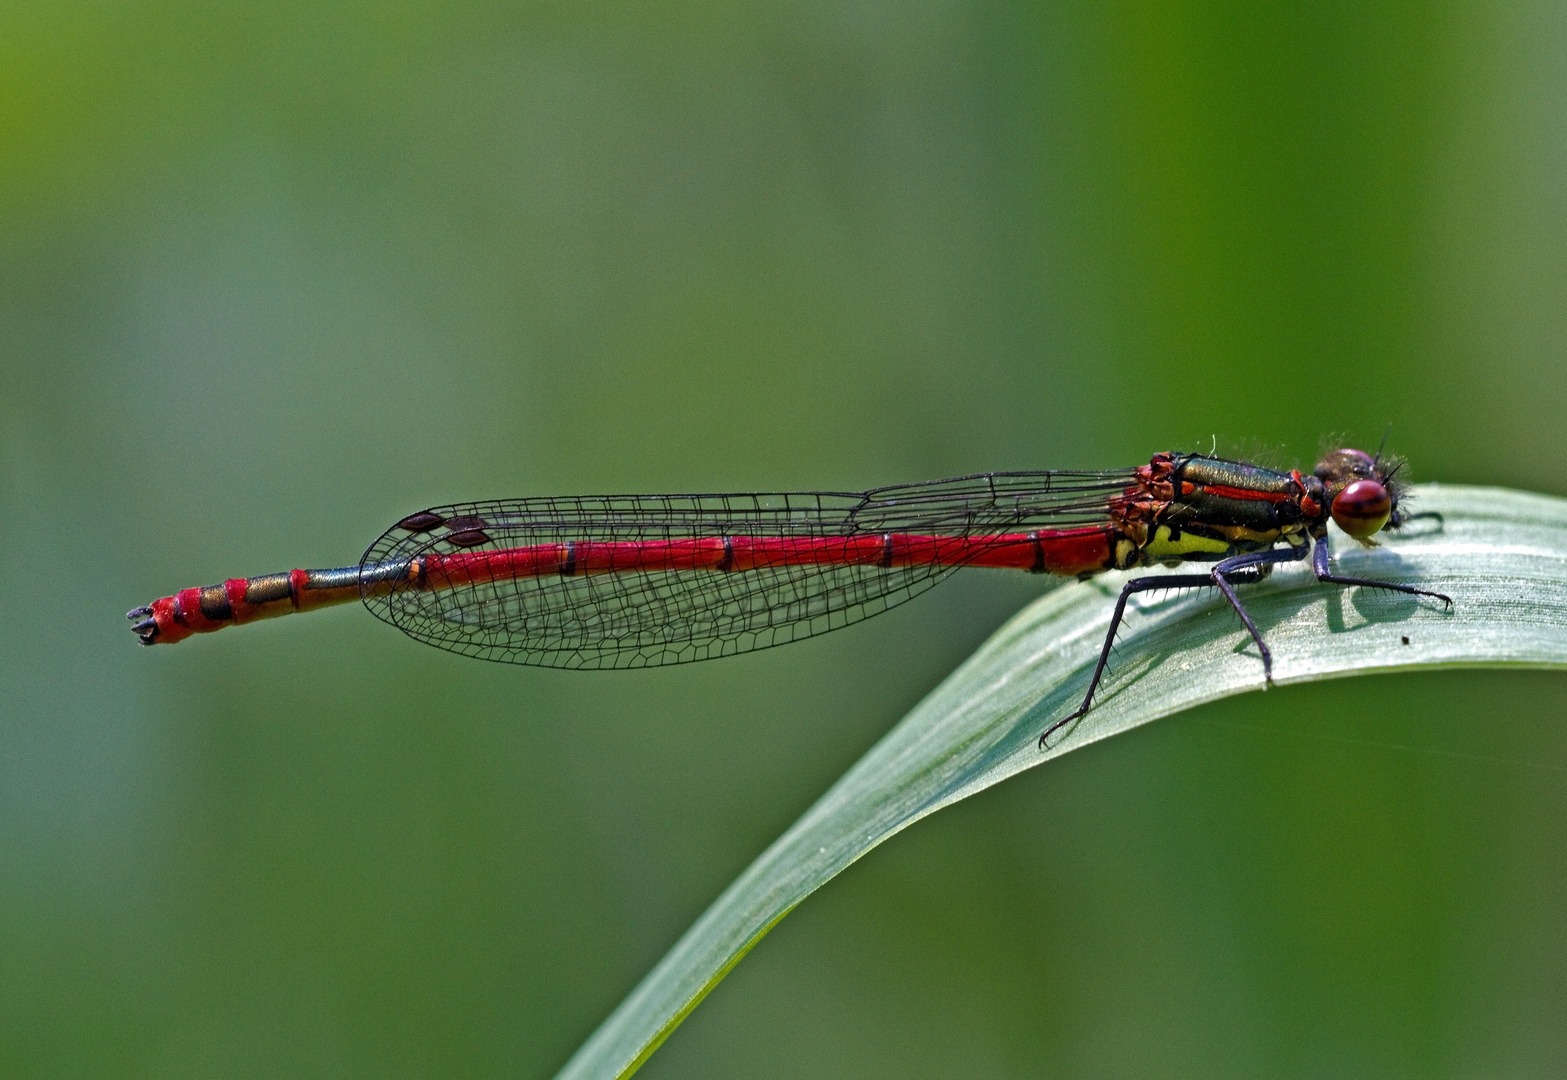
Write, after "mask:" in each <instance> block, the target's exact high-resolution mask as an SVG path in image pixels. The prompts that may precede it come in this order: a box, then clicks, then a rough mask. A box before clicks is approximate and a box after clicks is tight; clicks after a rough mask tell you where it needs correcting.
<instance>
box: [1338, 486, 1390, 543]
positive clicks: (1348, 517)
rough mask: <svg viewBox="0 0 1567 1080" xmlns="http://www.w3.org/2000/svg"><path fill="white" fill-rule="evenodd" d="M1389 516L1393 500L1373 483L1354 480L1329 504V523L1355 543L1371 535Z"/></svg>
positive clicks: (1381, 487) (1377, 530)
mask: <svg viewBox="0 0 1567 1080" xmlns="http://www.w3.org/2000/svg"><path fill="white" fill-rule="evenodd" d="M1392 515H1393V498H1392V496H1390V495H1389V494H1388V493H1387V488H1385V487H1383V486H1382V485H1381V484H1380V483H1378V482H1377V481H1375V480H1356V481H1355V482H1354V483H1353V484H1351V485H1349V487H1347V488H1345V489H1344V490H1343V491H1341V492H1339V493H1338V498H1336V499H1334V500H1333V520H1334V521H1336V522H1338V527H1339V528H1341V529H1343V530H1344V531H1345V532H1346V533H1348V534H1349V535H1350V536H1353V537H1354V538H1355V539H1356V540H1364V539H1365V538H1366V537H1368V536H1372V535H1375V534H1376V533H1377V532H1379V531H1380V530H1381V528H1382V526H1384V525H1386V524H1387V520H1388V518H1390V517H1392Z"/></svg>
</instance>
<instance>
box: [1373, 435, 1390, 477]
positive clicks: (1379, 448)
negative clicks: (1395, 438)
mask: <svg viewBox="0 0 1567 1080" xmlns="http://www.w3.org/2000/svg"><path fill="white" fill-rule="evenodd" d="M1391 434H1393V425H1392V424H1389V425H1388V426H1387V427H1385V428H1383V429H1382V441H1381V442H1379V443H1377V456H1376V457H1374V458H1372V459H1371V467H1372V468H1373V469H1374V468H1376V467H1377V463H1378V462H1380V461H1381V460H1382V451H1383V450H1384V449H1386V448H1387V437H1388V436H1389V435H1391Z"/></svg>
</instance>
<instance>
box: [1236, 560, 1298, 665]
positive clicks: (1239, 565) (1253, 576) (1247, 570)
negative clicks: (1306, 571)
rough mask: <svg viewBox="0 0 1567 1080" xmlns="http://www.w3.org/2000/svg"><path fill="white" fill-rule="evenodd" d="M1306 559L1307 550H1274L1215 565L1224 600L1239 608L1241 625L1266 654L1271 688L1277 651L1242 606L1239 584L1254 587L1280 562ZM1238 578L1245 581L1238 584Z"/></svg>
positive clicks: (1263, 663)
mask: <svg viewBox="0 0 1567 1080" xmlns="http://www.w3.org/2000/svg"><path fill="white" fill-rule="evenodd" d="M1305 557H1306V548H1305V546H1304V545H1302V546H1301V547H1288V548H1270V549H1269V550H1267V551H1253V552H1250V553H1249V554H1246V555H1236V556H1233V557H1232V558H1228V559H1221V560H1220V561H1219V562H1216V563H1214V565H1213V584H1214V585H1215V586H1217V587H1218V589H1219V591H1220V592H1222V593H1223V594H1224V598H1225V599H1226V600H1228V601H1229V602H1230V606H1231V607H1232V608H1234V609H1235V614H1237V615H1239V616H1240V617H1241V624H1242V625H1244V626H1245V627H1246V630H1247V632H1248V633H1250V634H1251V639H1252V640H1253V641H1255V642H1256V643H1257V651H1258V652H1259V653H1261V654H1262V677H1263V678H1264V679H1266V680H1267V682H1268V683H1269V685H1272V683H1273V652H1272V650H1270V649H1269V648H1268V643H1267V642H1265V641H1263V640H1262V631H1261V630H1258V629H1257V624H1256V623H1254V622H1252V619H1251V613H1250V612H1248V611H1247V610H1246V605H1244V604H1242V603H1241V598H1240V595H1239V594H1238V593H1236V591H1235V586H1236V585H1252V584H1255V583H1256V582H1258V581H1261V580H1262V577H1263V575H1264V574H1266V573H1267V572H1268V571H1269V570H1271V569H1272V568H1273V567H1274V565H1276V564H1278V563H1287V562H1299V561H1300V560H1301V559H1304V558H1305ZM1236 578H1240V579H1241V580H1239V581H1237V580H1236Z"/></svg>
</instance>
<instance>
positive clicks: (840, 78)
mask: <svg viewBox="0 0 1567 1080" xmlns="http://www.w3.org/2000/svg"><path fill="white" fill-rule="evenodd" d="M1564 301H1567V11H1564V9H1563V8H1562V7H1561V6H1560V5H1552V4H1546V3H1532V4H1531V3H1521V4H1511V5H1495V6H1491V5H1457V4H1447V5H1443V4H1401V5H1394V4H1386V5H1358V4H1340V5H1312V6H1309V7H1305V8H1297V7H1296V6H1293V5H1255V4H1229V5H1207V6H1202V7H1200V8H1199V7H1197V6H1189V7H1188V6H1174V5H1172V6H1163V5H1151V4H1125V5H1099V4H1076V5H1061V4H1047V3H1012V4H1006V3H983V2H966V0H934V2H918V3H904V4H896V3H873V2H867V0H842V2H828V0H797V2H787V3H772V4H754V5H744V4H726V3H687V4H671V5H647V4H615V5H593V4H583V3H572V4H564V3H562V4H535V5H502V4H486V3H463V2H451V3H444V4H414V3H400V4H398V3H387V4H327V5H323V4H320V3H310V4H287V3H285V4H273V5H263V6H259V7H246V6H241V5H229V4H212V3H203V2H200V0H190V2H184V3H178V2H167V3H120V4H71V5H55V4H25V3H24V4H10V5H6V6H5V8H4V9H3V12H0V466H3V467H0V485H3V487H0V493H3V500H4V501H3V506H4V512H3V514H0V534H3V536H4V538H5V550H6V551H7V552H8V553H9V557H8V559H7V572H6V573H5V574H4V575H0V598H3V601H4V610H5V612H6V617H5V619H4V620H3V622H0V1074H3V1075H4V1076H7V1077H81V1076H96V1077H160V1078H165V1077H273V1076H290V1077H377V1078H384V1077H456V1076H474V1077H546V1076H549V1075H550V1074H552V1073H553V1071H554V1070H555V1069H557V1068H558V1067H559V1066H560V1065H561V1064H562V1063H563V1062H564V1061H565V1059H566V1058H567V1057H568V1056H569V1055H570V1053H571V1052H572V1050H573V1049H574V1048H575V1047H576V1046H577V1045H578V1044H579V1043H580V1042H581V1041H582V1040H583V1039H584V1038H585V1037H586V1036H587V1035H588V1034H589V1032H591V1031H592V1030H593V1028H594V1027H595V1026H596V1025H597V1024H598V1023H599V1022H600V1020H602V1019H603V1018H604V1017H605V1016H606V1015H607V1014H608V1013H609V1011H610V1010H611V1009H612V1008H613V1007H614V1006H615V1004H616V1003H617V1002H618V1001H619V1000H620V999H621V997H622V996H623V995H624V994H625V993H626V992H627V991H628V990H630V988H631V987H632V986H633V985H635V983H636V982H637V981H638V980H639V979H640V978H641V977H642V975H643V974H644V973H645V972H646V971H647V970H648V969H649V967H650V966H651V965H652V964H653V963H654V962H655V961H656V960H657V959H658V957H659V956H661V955H662V954H663V952H664V950H665V949H666V948H667V947H668V946H669V945H670V944H671V943H672V942H673V941H674V940H675V939H676V938H677V937H678V936H679V935H680V933H681V932H682V931H683V930H684V929H685V928H686V927H687V926H688V925H689V924H690V922H691V921H692V920H693V919H694V918H695V917H696V916H697V914H698V913H699V912H700V911H701V910H702V909H703V908H704V907H705V906H706V905H707V903H708V902H709V901H710V900H711V899H712V898H713V897H715V896H716V895H717V894H718V892H719V891H720V890H721V889H722V888H723V887H724V886H725V885H726V884H727V883H728V882H729V881H730V880H731V879H732V878H733V877H734V876H735V875H736V874H737V873H738V872H739V871H740V870H741V869H742V868H743V867H744V866H745V865H746V864H747V863H748V862H749V861H750V860H751V859H752V858H753V857H754V856H755V855H756V854H757V853H758V852H760V851H761V850H762V849H763V848H764V847H765V846H766V844H767V843H768V842H769V841H770V840H771V839H772V838H773V837H775V836H776V835H777V834H778V833H780V832H781V831H782V830H783V829H784V828H785V827H786V826H787V825H788V824H789V823H790V822H791V821H792V820H793V819H794V818H795V817H796V816H797V815H798V814H799V813H801V812H802V811H803V810H804V809H805V808H806V807H807V806H808V805H809V804H810V803H811V802H812V801H813V800H814V799H815V798H816V796H817V795H819V794H820V793H821V792H822V791H823V790H824V789H825V788H826V787H827V786H828V785H829V784H830V783H831V782H832V780H833V779H834V778H836V777H837V776H838V775H839V774H840V773H841V772H842V771H843V770H844V769H845V768H846V767H847V766H848V765H849V764H850V763H851V762H853V761H854V760H855V759H856V758H857V757H858V756H859V755H860V754H861V753H862V752H863V751H864V750H865V749H866V748H867V747H869V746H870V745H871V744H872V743H873V742H874V741H875V740H876V739H877V738H878V736H879V735H881V734H882V733H883V732H884V731H886V730H887V729H888V728H889V727H890V726H891V725H892V724H893V723H894V722H895V721H896V720H897V719H898V718H899V717H900V716H901V715H902V714H903V713H904V712H905V711H906V710H907V709H908V708H909V707H910V706H912V705H913V704H914V703H915V702H916V701H917V700H919V698H920V697H921V696H922V695H923V694H924V693H926V692H927V691H928V690H929V689H930V688H931V687H932V686H934V685H935V684H936V683H937V682H939V681H940V679H941V678H942V677H943V675H944V674H945V673H946V672H948V671H950V670H951V669H952V667H953V666H955V665H956V664H957V663H958V662H959V661H960V660H961V659H962V658H963V657H964V656H966V655H967V654H968V653H969V652H970V651H971V650H972V649H973V648H974V647H975V646H976V645H977V644H978V643H979V642H980V641H981V640H983V639H984V637H985V636H986V635H987V634H988V633H989V632H990V631H991V630H992V629H993V628H994V627H996V626H997V625H999V623H1000V622H1001V621H1002V620H1003V619H1004V618H1005V617H1006V616H1007V615H1009V614H1010V613H1011V612H1012V611H1014V610H1016V609H1017V608H1018V607H1019V606H1021V605H1022V604H1023V603H1024V602H1026V601H1027V599H1028V598H1029V597H1031V596H1033V595H1036V594H1038V593H1039V592H1040V591H1041V590H1042V589H1043V588H1045V587H1046V584H1047V583H1043V582H1040V581H1038V580H1034V579H1030V578H1027V577H1026V576H1024V575H1016V576H1015V577H1009V576H1006V575H991V576H987V575H985V574H983V573H976V574H974V575H970V576H964V575H960V576H959V578H958V579H955V580H954V581H952V582H951V583H949V584H948V585H945V586H943V587H942V588H941V589H939V590H937V591H936V592H935V593H933V594H931V595H930V596H928V597H925V598H923V599H922V600H920V601H919V602H918V603H916V604H913V605H910V606H909V607H907V608H903V609H900V610H898V611H896V612H893V613H891V614H889V615H887V616H884V617H883V618H881V619H877V620H875V621H873V622H871V623H869V624H867V625H865V626H862V627H858V628H855V629H852V630H847V631H844V632H843V633H841V634H836V635H833V636H832V637H830V638H826V639H817V640H815V641H811V642H808V643H805V644H801V645H796V646H794V647H792V648H788V649H782V650H774V651H771V652H764V653H760V654H756V655H752V656H747V657H742V658H738V659H734V660H728V661H724V662H722V663H717V664H698V665H693V666H690V667H684V668H677V669H671V670H664V671H653V672H646V673H640V674H638V673H626V674H569V673H559V672H549V671H536V670H531V669H525V668H511V667H504V666H500V665H488V664H483V663H479V662H476V661H472V660H466V659H462V658H459V657H455V656H451V655H448V654H445V653H442V652H439V651H437V650H433V649H429V648H426V647H424V646H420V645H417V644H415V643H413V642H411V641H409V640H407V639H405V638H403V637H401V636H400V635H398V634H396V633H395V632H393V631H392V630H391V629H389V628H388V627H386V626H384V625H382V624H380V623H378V622H377V621H376V620H374V619H373V618H371V617H370V616H369V615H368V614H366V613H365V612H363V611H358V610H354V609H343V610H338V611H333V612H329V613H324V614H319V615H315V616H312V617H310V618H304V619H286V620H282V621H279V622H275V623H271V624H266V625H262V626H256V627H250V628H246V629H242V630H232V631H226V632H224V633H222V634H219V635H214V636H212V637H208V638H203V639H198V640H194V641H192V642H189V643H187V644H185V645H182V646H181V647H180V648H178V649H167V650H163V649H158V650H150V651H143V650H141V649H138V648H136V647H135V645H134V639H133V637H132V635H131V633H130V632H129V631H128V630H127V629H126V624H125V622H124V621H123V618H122V613H123V612H124V611H125V610H126V609H127V608H130V607H132V606H134V605H137V604H141V603H145V602H148V601H150V600H151V599H152V598H154V597H156V596H162V595H166V594H168V593H169V592H171V591H173V590H174V589H176V588H179V587H181V586H187V585H197V584H205V583H209V582H212V581H217V580H220V579H222V578H224V577H227V576H231V575H246V574H257V573H263V572H267V571H272V570H279V569H285V568H289V567H293V566H323V565H324V566H334V565H341V564H343V563H347V562H351V561H354V560H356V559H357V558H358V555H359V553H360V551H361V550H362V549H363V547H364V546H365V545H366V544H367V543H369V542H370V540H372V539H373V538H374V537H375V536H376V535H378V534H379V533H380V531H381V530H382V529H383V528H385V527H386V526H387V525H388V524H390V523H391V522H393V521H395V520H397V519H398V518H399V517H400V516H402V515H403V514H406V513H408V512H410V511H412V510H415V509H418V508H420V507H423V506H426V505H429V504H431V503H436V502H445V501H451V500H460V499H470V498H482V497H499V496H514V495H524V494H551V493H576V492H611V491H636V490H677V491H678V490H714V489H717V490H732V489H779V488H797V487H803V488H858V487H864V486H870V485H873V484H882V483H894V482H899V481H905V480H913V479H924V478H929V477H935V476H941V475H948V474H955V473H961V472H967V471H973V470H981V469H1014V468H1049V467H1071V466H1077V467H1088V466H1108V465H1121V464H1131V463H1135V462H1137V461H1139V460H1144V459H1146V457H1147V455H1148V454H1149V453H1150V452H1152V451H1155V450H1161V449H1177V448H1192V449H1197V448H1206V447H1207V445H1208V444H1209V440H1210V439H1211V438H1212V437H1213V436H1215V435H1217V436H1218V437H1219V439H1220V446H1221V447H1226V446H1227V447H1229V448H1231V449H1242V450H1252V449H1257V450H1260V451H1262V452H1265V453H1267V454H1269V455H1271V457H1272V459H1273V460H1275V461H1281V462H1297V463H1308V462H1309V461H1311V460H1313V455H1314V454H1315V453H1316V452H1317V451H1318V450H1319V449H1321V448H1322V445H1323V440H1324V439H1325V438H1329V437H1333V436H1334V434H1335V433H1341V434H1342V435H1343V436H1345V437H1347V438H1348V439H1349V440H1350V441H1352V442H1354V443H1358V444H1360V445H1373V444H1375V443H1376V441H1377V439H1378V438H1379V437H1380V435H1381V433H1382V431H1383V428H1384V426H1385V425H1387V424H1389V423H1391V424H1393V438H1392V446H1393V448H1394V449H1396V450H1397V451H1399V452H1401V453H1404V454H1407V455H1408V456H1409V457H1410V459H1411V461H1412V465H1411V471H1412V472H1413V474H1414V476H1415V478H1416V479H1418V480H1431V479H1440V480H1447V481H1454V482H1469V483H1484V484H1504V485H1511V486H1518V487H1526V488H1533V489H1536V490H1542V491H1548V492H1554V493H1557V494H1567V480H1564V479H1563V477H1564V475H1567V444H1564V441H1563V439H1562V438H1561V434H1562V431H1563V422H1564V420H1567V394H1564V388H1563V376H1564V374H1567V303H1564ZM1458 599H1459V602H1460V603H1462V598H1461V597H1460V598H1458ZM1564 1015H1567V680H1564V679H1563V678H1562V677H1561V676H1558V675H1549V674H1542V673H1533V674H1531V673H1513V674H1505V673H1496V672H1456V673H1444V674H1435V675H1422V676H1405V677H1398V678H1377V679H1368V680H1364V681H1361V680H1351V681H1348V682H1341V683H1334V684H1328V685H1318V686H1310V687H1297V688H1293V689H1284V690H1279V691H1275V692H1270V693H1267V694H1265V695H1263V694H1253V695H1248V696H1245V697H1242V698H1238V699H1232V700H1230V701H1227V702H1223V703H1220V704H1218V705H1216V706H1212V707H1209V708H1205V709H1202V710H1198V711H1196V712H1192V713H1188V714H1185V715H1183V716H1180V717H1177V718H1175V719H1173V720H1169V721H1166V722H1164V723H1160V724H1156V725H1152V726H1151V727H1148V728H1145V729H1142V730H1139V731H1136V732H1134V733H1132V734H1129V735H1126V736H1124V737H1121V738H1117V739H1114V740H1112V741H1110V742H1108V743H1105V744H1102V745H1097V746H1094V747H1092V748H1090V749H1088V750H1085V751H1083V752H1081V753H1078V754H1074V755H1071V756H1070V757H1068V758H1067V759H1065V760H1062V761H1059V762H1055V763H1052V764H1050V765H1049V766H1047V767H1045V768H1041V769H1038V770H1035V771H1034V772H1032V773H1030V774H1028V775H1027V776H1024V777H1021V778H1019V779H1018V780H1016V781H1013V782H1011V783H1008V784H1005V785H1003V786H1001V787H999V788H997V789H994V790H992V791H989V792H986V793H985V794H983V795H982V796H980V797H977V798H974V799H972V800H970V801H968V802H966V803H964V804H962V805H960V806H958V807H956V808H954V809H951V810H948V811H946V812H945V813H942V814H940V815H937V816H936V817H935V818H934V819H932V820H930V821H928V822H926V823H923V824H921V825H920V826H918V827H917V828H915V829H913V830H911V831H909V832H907V833H905V834H902V835H900V836H899V837H897V838H896V839H895V840H893V841H892V842H890V843H889V844H887V845H885V846H884V847H882V848H880V849H878V850H877V851H875V852H874V853H872V854H871V855H870V856H869V857H868V858H866V859H865V860H864V861H863V862H861V863H859V864H857V865H856V866H854V867H852V868H851V869H850V870H849V871H848V872H847V873H845V874H844V875H843V876H842V877H841V878H839V879H837V880H836V881H834V882H833V883H832V884H831V885H830V886H828V887H827V888H826V889H824V890H823V891H822V892H821V893H820V894H819V895H817V896H815V897H813V898H812V899H811V900H810V901H809V902H808V903H807V904H805V905H804V906H803V907H802V908H801V909H800V910H799V911H798V912H796V913H795V914H794V915H793V916H791V917H790V918H789V919H787V920H786V921H785V922H784V923H783V924H782V925H781V926H780V927H779V928H778V929H776V930H775V931H774V932H773V933H772V934H771V936H770V937H769V938H768V939H767V940H766V941H764V942H763V943H762V945H761V946H760V947H759V948H757V949H756V951H755V952H753V953H752V954H751V956H750V957H749V958H748V959H747V960H746V961H745V963H743V964H742V965H741V966H740V967H739V968H738V969H736V971H735V973H734V974H733V975H732V976H731V977H730V978H729V979H728V980H727V981H726V982H725V983H723V984H722V985H721V986H720V987H719V988H718V990H717V991H716V992H715V993H714V994H713V995H712V996H711V997H710V998H709V999H708V1000H707V1002H706V1003H705V1004H704V1005H703V1006H702V1007H701V1008H700V1009H698V1010H697V1011H696V1012H695V1013H694V1014H693V1015H692V1017H691V1018H690V1019H689V1020H688V1021H687V1022H686V1024H685V1025H684V1026H683V1027H682V1028H681V1029H680V1030H678V1031H677V1032H676V1033H675V1034H674V1036H673V1037H672V1038H671V1039H670V1040H669V1042H668V1043H667V1044H666V1045H665V1046H664V1048H663V1049H662V1050H661V1051H660V1052H659V1053H658V1054H657V1055H656V1056H655V1057H654V1058H653V1059H652V1061H651V1062H650V1063H649V1065H648V1066H647V1067H646V1069H645V1071H644V1073H643V1075H645V1076H649V1077H693V1076H714V1077H720V1076H722V1077H733V1076H747V1077H806V1076H811V1077H817V1076H855V1077H879V1076H888V1077H891V1076H898V1077H911V1076H917V1077H926V1076H928V1077H951V1076H964V1077H1011V1076H1034V1075H1051V1076H1065V1077H1147V1076H1171V1077H1173V1076H1203V1077H1221V1076H1234V1077H1256V1076H1301V1077H1306V1076H1311V1077H1317V1076H1356V1077H1381V1076H1387V1077H1403V1076H1420V1077H1426V1076H1453V1077H1469V1076H1474V1077H1492V1076H1508V1077H1531V1076H1542V1077H1543V1076H1559V1075H1561V1074H1562V1072H1563V1070H1564V1069H1567V1024H1563V1023H1562V1017H1563V1016H1564Z"/></svg>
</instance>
